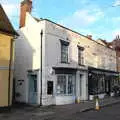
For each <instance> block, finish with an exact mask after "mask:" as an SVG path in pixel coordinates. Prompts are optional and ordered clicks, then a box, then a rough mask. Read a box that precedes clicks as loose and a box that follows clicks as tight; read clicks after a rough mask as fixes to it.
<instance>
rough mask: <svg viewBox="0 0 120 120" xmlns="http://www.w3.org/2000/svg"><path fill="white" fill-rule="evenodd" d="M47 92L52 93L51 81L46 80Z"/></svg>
mask: <svg viewBox="0 0 120 120" xmlns="http://www.w3.org/2000/svg"><path fill="white" fill-rule="evenodd" d="M47 94H48V95H52V94H53V81H48V82H47Z"/></svg>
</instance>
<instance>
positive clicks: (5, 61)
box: [0, 5, 17, 107]
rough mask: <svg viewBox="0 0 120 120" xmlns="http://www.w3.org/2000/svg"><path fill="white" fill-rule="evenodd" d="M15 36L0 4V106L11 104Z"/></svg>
mask: <svg viewBox="0 0 120 120" xmlns="http://www.w3.org/2000/svg"><path fill="white" fill-rule="evenodd" d="M15 36H17V33H16V32H15V30H14V29H13V27H12V25H11V23H10V21H9V20H8V18H7V16H6V14H5V12H4V10H3V8H2V6H1V5H0V107H8V106H10V105H11V104H12V89H13V61H14V59H13V53H14V40H13V39H14V37H15Z"/></svg>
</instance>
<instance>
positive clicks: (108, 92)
mask: <svg viewBox="0 0 120 120" xmlns="http://www.w3.org/2000/svg"><path fill="white" fill-rule="evenodd" d="M110 88H111V85H110V80H105V92H106V93H107V95H110V92H111V91H110Z"/></svg>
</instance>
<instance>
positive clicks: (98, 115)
mask: <svg viewBox="0 0 120 120" xmlns="http://www.w3.org/2000/svg"><path fill="white" fill-rule="evenodd" d="M55 108H56V107H55V106H51V107H43V108H33V107H25V108H23V107H21V108H19V109H18V108H14V109H12V110H11V111H10V112H6V113H5V112H4V113H0V120H120V103H119V104H114V105H110V106H108V107H104V108H101V109H100V111H95V110H90V111H86V112H76V113H73V114H71V112H70V111H59V109H55ZM71 111H72V109H71Z"/></svg>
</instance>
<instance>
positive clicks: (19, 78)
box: [13, 31, 35, 102]
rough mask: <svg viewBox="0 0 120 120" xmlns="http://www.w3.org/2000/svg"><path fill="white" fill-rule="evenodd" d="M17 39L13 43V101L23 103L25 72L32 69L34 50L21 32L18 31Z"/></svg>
mask: <svg viewBox="0 0 120 120" xmlns="http://www.w3.org/2000/svg"><path fill="white" fill-rule="evenodd" d="M19 35H20V36H19V37H18V39H17V40H16V41H15V71H14V79H15V80H14V82H15V83H14V87H13V88H14V90H13V93H14V95H13V96H14V100H15V98H16V100H18V101H19V100H20V102H22V101H25V98H26V95H27V94H26V90H27V88H26V86H28V85H27V83H28V81H27V71H28V70H29V69H32V67H33V54H34V52H35V51H34V49H33V48H32V46H31V45H30V43H29V42H28V40H27V38H26V37H25V36H24V34H23V33H22V32H20V31H19Z"/></svg>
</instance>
